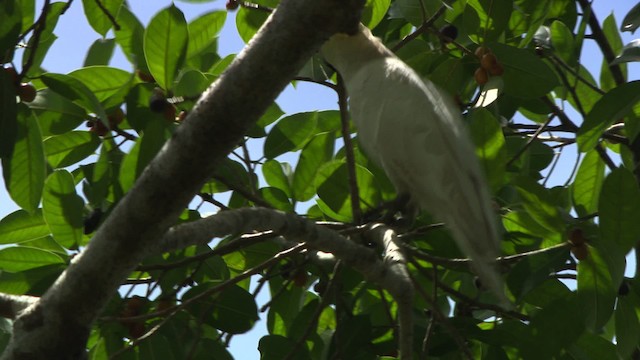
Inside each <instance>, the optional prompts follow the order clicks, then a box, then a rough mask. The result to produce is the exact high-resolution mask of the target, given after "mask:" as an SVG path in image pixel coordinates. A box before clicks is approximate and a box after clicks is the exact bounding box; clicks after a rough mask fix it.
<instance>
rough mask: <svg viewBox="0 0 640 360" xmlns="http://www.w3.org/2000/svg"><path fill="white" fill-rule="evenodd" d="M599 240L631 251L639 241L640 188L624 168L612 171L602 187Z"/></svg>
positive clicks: (599, 208) (625, 250)
mask: <svg viewBox="0 0 640 360" xmlns="http://www.w3.org/2000/svg"><path fill="white" fill-rule="evenodd" d="M598 204H599V206H598V213H599V215H600V237H601V238H603V239H607V240H611V241H613V242H615V243H617V244H618V245H619V246H620V248H621V249H622V251H624V252H627V251H629V250H630V249H631V248H632V247H633V246H634V245H635V244H636V242H637V241H638V238H640V222H639V221H638V219H640V189H638V184H637V182H636V180H635V177H634V176H633V174H631V172H630V171H629V170H627V169H625V168H617V169H615V170H613V171H612V172H611V173H610V174H609V175H608V176H607V178H606V179H605V180H604V184H603V185H602V192H601V193H600V197H599V201H598Z"/></svg>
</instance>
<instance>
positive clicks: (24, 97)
mask: <svg viewBox="0 0 640 360" xmlns="http://www.w3.org/2000/svg"><path fill="white" fill-rule="evenodd" d="M3 70H4V72H5V74H6V75H7V77H8V78H9V79H10V80H11V82H12V83H13V85H14V86H15V87H16V93H17V94H18V96H19V97H20V101H22V102H32V101H33V100H34V99H35V98H36V88H35V87H33V85H31V84H28V83H21V82H20V77H19V76H18V73H17V72H16V69H14V68H12V67H10V66H9V67H5V68H3Z"/></svg>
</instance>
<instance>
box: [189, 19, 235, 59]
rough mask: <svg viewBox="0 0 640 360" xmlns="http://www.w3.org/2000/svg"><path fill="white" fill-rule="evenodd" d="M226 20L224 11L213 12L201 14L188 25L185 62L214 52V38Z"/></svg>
mask: <svg viewBox="0 0 640 360" xmlns="http://www.w3.org/2000/svg"><path fill="white" fill-rule="evenodd" d="M226 19H227V12H226V11H213V12H210V13H206V14H203V15H201V16H199V17H198V18H196V19H195V20H193V21H191V22H190V23H189V25H188V29H189V45H188V47H187V60H188V59H191V58H193V57H194V56H197V55H199V54H201V53H203V52H207V51H209V52H211V51H213V52H215V50H216V49H215V47H213V45H215V42H216V37H217V36H218V33H219V32H220V30H222V26H223V25H224V22H225V20H226ZM212 47H213V48H212Z"/></svg>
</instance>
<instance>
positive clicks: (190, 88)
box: [174, 70, 211, 97]
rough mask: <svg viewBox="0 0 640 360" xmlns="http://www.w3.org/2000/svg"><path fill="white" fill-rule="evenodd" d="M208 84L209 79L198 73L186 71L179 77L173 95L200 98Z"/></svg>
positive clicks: (196, 71)
mask: <svg viewBox="0 0 640 360" xmlns="http://www.w3.org/2000/svg"><path fill="white" fill-rule="evenodd" d="M210 84H211V82H210V81H209V79H207V77H206V76H204V74H203V73H201V72H200V71H198V70H187V71H186V72H184V73H182V75H180V79H178V84H177V85H176V88H175V91H174V95H175V96H185V97H193V96H200V94H202V93H203V92H204V91H205V90H206V89H207V87H209V85H210Z"/></svg>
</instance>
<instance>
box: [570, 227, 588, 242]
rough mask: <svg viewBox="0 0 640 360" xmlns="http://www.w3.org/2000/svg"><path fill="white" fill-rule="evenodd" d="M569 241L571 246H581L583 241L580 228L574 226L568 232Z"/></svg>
mask: <svg viewBox="0 0 640 360" xmlns="http://www.w3.org/2000/svg"><path fill="white" fill-rule="evenodd" d="M569 242H570V243H571V245H573V246H582V245H584V243H585V238H584V232H582V229H580V228H575V229H571V231H570V232H569Z"/></svg>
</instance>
